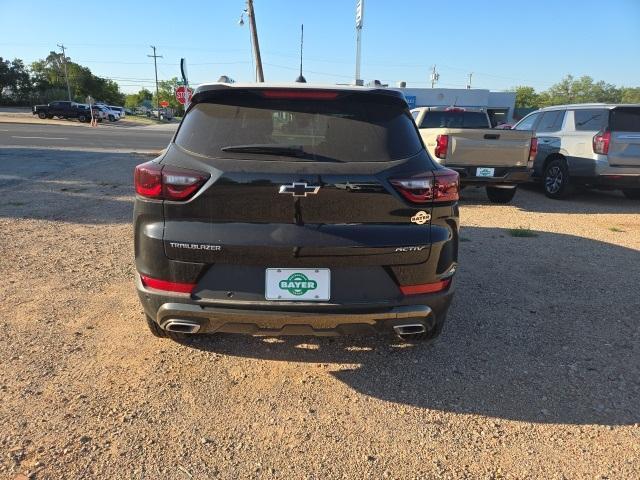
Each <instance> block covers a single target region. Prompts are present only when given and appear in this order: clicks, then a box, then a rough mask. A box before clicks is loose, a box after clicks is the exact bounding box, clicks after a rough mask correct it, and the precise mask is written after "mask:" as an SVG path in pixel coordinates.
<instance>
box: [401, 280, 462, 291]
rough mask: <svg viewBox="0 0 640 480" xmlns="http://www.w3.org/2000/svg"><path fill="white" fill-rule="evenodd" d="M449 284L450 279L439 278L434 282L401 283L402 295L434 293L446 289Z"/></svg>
mask: <svg viewBox="0 0 640 480" xmlns="http://www.w3.org/2000/svg"><path fill="white" fill-rule="evenodd" d="M449 285H451V279H450V278H447V279H445V280H440V281H439V282H435V283H421V284H419V285H401V286H400V291H401V292H402V294H403V295H420V294H422V293H436V292H441V291H442V290H446V289H447V288H449Z"/></svg>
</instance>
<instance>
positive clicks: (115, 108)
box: [108, 105, 126, 118]
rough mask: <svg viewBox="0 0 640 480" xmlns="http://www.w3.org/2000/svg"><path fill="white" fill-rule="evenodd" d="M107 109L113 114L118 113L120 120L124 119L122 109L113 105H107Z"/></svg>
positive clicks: (123, 110) (124, 114)
mask: <svg viewBox="0 0 640 480" xmlns="http://www.w3.org/2000/svg"><path fill="white" fill-rule="evenodd" d="M108 107H109V108H110V109H111V110H113V111H114V112H118V115H119V116H120V118H124V117H125V116H126V113H125V109H124V107H115V106H113V105H108Z"/></svg>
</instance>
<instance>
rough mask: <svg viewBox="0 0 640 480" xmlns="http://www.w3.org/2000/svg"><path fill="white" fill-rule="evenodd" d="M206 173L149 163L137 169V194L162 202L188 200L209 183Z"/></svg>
mask: <svg viewBox="0 0 640 480" xmlns="http://www.w3.org/2000/svg"><path fill="white" fill-rule="evenodd" d="M208 178H209V175H208V174H206V173H201V172H196V171H194V170H187V169H184V168H179V167H173V166H171V165H159V164H157V163H155V162H147V163H143V164H141V165H138V166H137V167H136V171H135V175H134V179H135V184H136V193H137V194H138V195H141V196H143V197H147V198H157V199H160V200H174V201H180V200H187V199H188V198H189V197H191V196H192V195H193V194H194V193H195V192H196V191H197V190H198V189H199V188H200V187H201V186H202V185H203V184H204V182H206V181H207V179H208Z"/></svg>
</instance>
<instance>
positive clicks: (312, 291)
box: [265, 268, 331, 302]
mask: <svg viewBox="0 0 640 480" xmlns="http://www.w3.org/2000/svg"><path fill="white" fill-rule="evenodd" d="M330 292H331V272H330V271H329V269H328V268H267V272H266V275H265V298H266V299H267V300H294V301H295V300H297V301H305V302H309V301H312V302H313V301H317V302H319V301H326V300H329V297H330Z"/></svg>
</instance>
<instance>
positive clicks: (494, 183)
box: [411, 107, 537, 203]
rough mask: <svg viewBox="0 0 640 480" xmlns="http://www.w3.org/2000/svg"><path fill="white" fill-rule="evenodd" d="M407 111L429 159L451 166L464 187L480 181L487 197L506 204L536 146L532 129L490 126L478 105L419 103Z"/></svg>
mask: <svg viewBox="0 0 640 480" xmlns="http://www.w3.org/2000/svg"><path fill="white" fill-rule="evenodd" d="M411 114H412V115H413V119H414V120H415V122H416V125H417V127H418V130H419V131H420V135H421V136H422V140H423V142H424V144H425V146H426V147H427V150H428V152H429V154H430V155H431V158H433V159H434V160H435V161H437V162H439V163H440V164H442V165H444V166H446V167H447V168H450V169H452V170H456V171H457V172H458V173H459V174H460V183H461V184H462V185H463V186H464V185H477V186H484V187H485V188H486V191H487V196H488V197H489V200H490V201H492V202H494V203H509V202H510V201H511V200H512V199H513V196H514V195H515V193H516V187H517V186H518V184H519V183H524V182H527V181H528V180H529V172H530V168H531V167H532V166H533V159H534V158H535V155H536V148H537V140H536V139H535V137H534V135H533V133H532V132H530V131H515V130H497V129H492V128H491V121H490V120H489V116H488V115H487V112H485V111H483V110H480V109H469V108H459V107H419V108H415V109H413V110H411Z"/></svg>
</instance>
